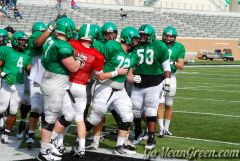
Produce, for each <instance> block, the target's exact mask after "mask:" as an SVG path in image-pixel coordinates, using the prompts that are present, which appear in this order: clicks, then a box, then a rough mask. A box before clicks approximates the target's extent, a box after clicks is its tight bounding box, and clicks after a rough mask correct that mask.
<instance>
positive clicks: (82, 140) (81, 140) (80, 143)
mask: <svg viewBox="0 0 240 161" xmlns="http://www.w3.org/2000/svg"><path fill="white" fill-rule="evenodd" d="M85 142H86V139H85V138H79V139H78V144H79V148H80V149H85Z"/></svg>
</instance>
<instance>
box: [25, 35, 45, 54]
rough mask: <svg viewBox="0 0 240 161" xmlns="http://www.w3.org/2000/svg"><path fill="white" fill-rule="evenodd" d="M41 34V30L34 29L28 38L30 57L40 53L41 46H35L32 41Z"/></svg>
mask: <svg viewBox="0 0 240 161" xmlns="http://www.w3.org/2000/svg"><path fill="white" fill-rule="evenodd" d="M41 34H42V32H40V31H36V32H34V33H33V34H32V35H31V36H30V38H29V42H28V47H29V51H30V54H31V56H32V57H34V56H37V55H42V48H41V47H40V48H37V47H35V45H34V41H35V40H36V39H37V38H38V37H39V36H40V35H41Z"/></svg>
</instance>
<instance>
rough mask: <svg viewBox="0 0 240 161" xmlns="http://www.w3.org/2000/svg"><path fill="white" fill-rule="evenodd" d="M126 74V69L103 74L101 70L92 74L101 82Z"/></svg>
mask: <svg viewBox="0 0 240 161" xmlns="http://www.w3.org/2000/svg"><path fill="white" fill-rule="evenodd" d="M127 72H128V69H127V68H120V69H118V70H115V71H112V72H107V73H104V72H103V71H102V70H101V71H95V72H94V74H95V75H96V76H97V78H98V79H99V80H101V81H103V80H105V79H109V78H113V77H116V76H118V75H126V74H127Z"/></svg>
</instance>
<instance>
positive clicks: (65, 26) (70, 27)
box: [55, 17, 76, 39]
mask: <svg viewBox="0 0 240 161" xmlns="http://www.w3.org/2000/svg"><path fill="white" fill-rule="evenodd" d="M75 29H76V27H75V24H74V22H73V20H71V19H70V18H67V17H64V18H60V19H58V20H57V23H56V28H55V32H56V33H59V34H63V35H65V36H66V37H67V38H68V39H70V38H72V37H73V32H74V31H75Z"/></svg>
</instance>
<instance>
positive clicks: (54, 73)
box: [34, 17, 84, 160]
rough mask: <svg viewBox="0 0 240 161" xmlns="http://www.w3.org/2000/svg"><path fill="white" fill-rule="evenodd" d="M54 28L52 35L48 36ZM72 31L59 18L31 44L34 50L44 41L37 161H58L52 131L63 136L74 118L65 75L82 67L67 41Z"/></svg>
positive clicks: (69, 23)
mask: <svg viewBox="0 0 240 161" xmlns="http://www.w3.org/2000/svg"><path fill="white" fill-rule="evenodd" d="M54 26H56V27H54ZM54 29H55V33H56V36H50V34H51V33H52V31H53V30H54ZM74 30H75V24H74V22H73V21H72V20H71V19H70V18H67V17H65V18H61V19H58V20H57V21H52V22H51V24H50V25H49V27H48V29H47V30H46V31H45V32H44V33H43V34H41V35H40V36H39V37H38V38H37V39H36V40H35V42H34V43H35V46H36V47H40V46H41V45H42V43H43V42H44V45H43V54H42V57H41V62H42V65H43V67H44V68H45V72H44V74H43V77H42V80H41V83H40V88H41V90H42V94H43V100H44V101H43V109H44V116H45V118H44V119H43V120H42V128H41V149H40V153H39V155H38V156H37V159H38V160H61V159H62V153H61V152H62V151H59V149H56V147H55V146H54V144H51V143H50V141H51V137H52V131H53V129H54V131H55V133H56V136H58V135H63V133H64V128H66V127H68V126H69V125H70V123H71V121H72V120H73V119H74V117H75V110H74V108H73V106H72V100H71V98H72V97H71V96H72V95H71V92H70V90H69V74H70V72H76V71H78V70H79V69H80V68H82V67H83V65H84V64H83V62H82V59H81V58H77V57H74V55H73V52H74V49H73V48H72V47H71V45H70V44H69V42H68V41H69V40H70V38H72V37H73V32H74ZM49 36H50V37H49ZM75 59H76V60H75ZM59 114H61V115H59Z"/></svg>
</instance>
